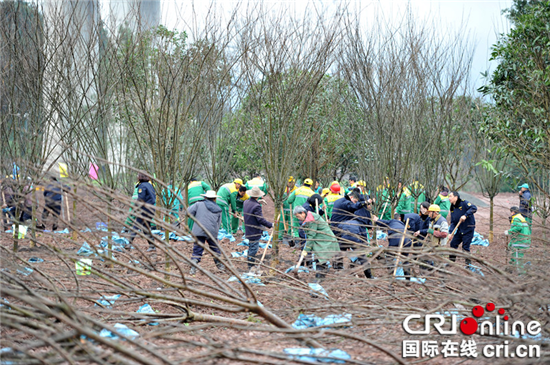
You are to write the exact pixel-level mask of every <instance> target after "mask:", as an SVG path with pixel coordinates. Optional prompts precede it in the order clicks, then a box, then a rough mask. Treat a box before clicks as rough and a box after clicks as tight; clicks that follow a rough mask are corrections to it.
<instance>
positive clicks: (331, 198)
mask: <svg viewBox="0 0 550 365" xmlns="http://www.w3.org/2000/svg"><path fill="white" fill-rule="evenodd" d="M329 189H330V193H329V194H328V195H327V196H326V197H325V200H324V201H325V212H326V215H327V219H328V220H330V218H331V217H332V209H334V202H335V201H337V200H338V199H340V198H341V197H342V195H340V190H341V189H342V187H341V186H340V184H338V183H337V182H333V183H332V185H331V186H330V188H329Z"/></svg>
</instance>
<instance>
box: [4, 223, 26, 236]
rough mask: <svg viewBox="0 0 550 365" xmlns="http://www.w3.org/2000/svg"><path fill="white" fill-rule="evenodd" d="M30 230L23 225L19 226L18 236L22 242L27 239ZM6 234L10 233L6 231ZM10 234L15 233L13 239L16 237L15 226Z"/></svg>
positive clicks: (13, 225)
mask: <svg viewBox="0 0 550 365" xmlns="http://www.w3.org/2000/svg"><path fill="white" fill-rule="evenodd" d="M28 229H29V227H27V226H24V225H22V224H20V225H19V233H18V235H17V236H18V238H19V239H20V240H22V239H24V238H25V235H26V234H27V230H28ZM6 232H8V231H6ZM9 232H10V233H13V234H12V237H15V224H12V226H11V231H9Z"/></svg>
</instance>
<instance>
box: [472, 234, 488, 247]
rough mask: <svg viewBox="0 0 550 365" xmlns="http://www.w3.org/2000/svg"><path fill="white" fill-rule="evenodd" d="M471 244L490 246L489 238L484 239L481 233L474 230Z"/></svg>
mask: <svg viewBox="0 0 550 365" xmlns="http://www.w3.org/2000/svg"><path fill="white" fill-rule="evenodd" d="M471 244H472V245H477V246H483V247H488V246H489V240H487V239H485V240H484V239H483V236H482V235H480V234H479V233H477V232H474V238H473V239H472V243H471Z"/></svg>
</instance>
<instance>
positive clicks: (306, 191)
mask: <svg viewBox="0 0 550 365" xmlns="http://www.w3.org/2000/svg"><path fill="white" fill-rule="evenodd" d="M312 185H313V180H311V179H310V178H307V179H305V180H304V185H302V186H300V187H299V188H298V189H296V190H294V191H293V192H292V193H291V194H290V195H289V196H288V199H287V202H288V204H289V206H290V207H291V208H292V209H294V207H301V206H302V205H304V203H306V202H307V199H308V198H309V197H310V196H312V195H313V194H314V192H313V190H312V189H311V187H312ZM292 229H293V231H294V232H293V233H292V234H293V239H292V240H291V241H289V244H290V246H291V247H293V246H294V240H298V239H299V238H300V233H299V229H300V223H299V222H298V220H297V219H294V218H293V219H292ZM301 238H305V237H301Z"/></svg>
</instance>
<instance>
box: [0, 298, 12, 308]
mask: <svg viewBox="0 0 550 365" xmlns="http://www.w3.org/2000/svg"><path fill="white" fill-rule="evenodd" d="M2 303H6V304H10V302H8V300H7V299H6V298H0V307H3V306H4V304H2ZM8 309H11V308H10V307H9V306H8Z"/></svg>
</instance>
